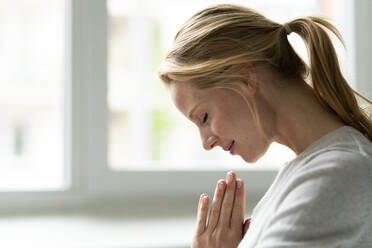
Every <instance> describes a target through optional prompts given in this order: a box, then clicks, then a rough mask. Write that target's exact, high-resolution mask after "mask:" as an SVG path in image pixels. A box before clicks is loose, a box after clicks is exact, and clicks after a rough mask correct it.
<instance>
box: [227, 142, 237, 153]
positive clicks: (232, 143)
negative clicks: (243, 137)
mask: <svg viewBox="0 0 372 248" xmlns="http://www.w3.org/2000/svg"><path fill="white" fill-rule="evenodd" d="M234 143H235V141H234V140H233V141H232V142H231V144H230V146H229V148H228V150H229V151H230V149H231V147H232V146H233V145H234Z"/></svg>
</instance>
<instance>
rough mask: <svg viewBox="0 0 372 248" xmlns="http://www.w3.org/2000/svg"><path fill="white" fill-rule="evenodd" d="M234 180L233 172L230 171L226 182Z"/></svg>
mask: <svg viewBox="0 0 372 248" xmlns="http://www.w3.org/2000/svg"><path fill="white" fill-rule="evenodd" d="M233 179H234V172H232V171H230V172H229V173H228V174H227V180H228V181H229V182H232V181H233Z"/></svg>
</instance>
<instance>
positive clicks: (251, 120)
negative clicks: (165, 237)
mask: <svg viewBox="0 0 372 248" xmlns="http://www.w3.org/2000/svg"><path fill="white" fill-rule="evenodd" d="M325 29H328V30H330V31H332V32H333V33H334V34H336V35H337V37H338V38H339V39H342V38H341V36H340V35H339V33H338V31H337V30H336V28H335V27H334V26H332V25H331V24H330V23H329V22H327V21H325V20H323V19H321V18H316V17H306V18H298V19H295V20H292V21H291V22H288V23H286V24H285V25H281V24H278V23H275V22H273V21H271V20H269V19H267V18H265V17H264V16H262V15H261V14H259V13H257V12H255V11H253V10H251V9H248V8H245V7H241V6H235V5H216V6H212V7H209V8H207V9H204V10H202V11H200V12H198V13H196V14H195V15H193V16H192V17H191V18H190V19H189V20H188V21H187V22H186V23H185V24H184V25H183V26H182V28H181V30H180V31H179V32H178V33H177V35H176V37H175V39H174V43H173V46H172V48H171V50H170V52H169V53H168V55H167V56H166V58H165V60H164V62H163V64H162V66H161V68H160V70H159V74H160V78H161V79H162V81H163V82H165V84H166V85H167V86H168V87H169V89H170V92H171V96H172V100H173V102H174V104H175V105H176V107H177V108H178V110H179V111H180V112H181V113H182V114H183V115H185V116H186V117H187V118H188V119H190V120H191V121H192V122H194V123H195V124H196V125H197V127H198V128H199V131H200V136H201V139H202V142H203V146H204V148H205V149H207V150H209V149H212V148H213V147H216V146H220V147H221V148H223V149H224V150H226V151H230V153H231V154H233V155H235V154H236V155H239V156H241V157H242V158H243V159H244V160H245V161H246V162H249V163H253V162H255V161H257V160H258V159H259V158H260V157H261V156H262V155H263V154H264V153H265V152H266V150H267V148H268V147H269V145H270V144H271V143H272V142H278V143H280V144H283V145H285V146H287V147H289V148H290V149H292V150H293V151H294V152H295V153H296V154H297V157H296V158H295V159H293V160H292V161H290V162H288V163H286V164H285V166H283V167H282V168H281V169H280V171H279V173H278V175H277V176H276V178H275V180H274V182H273V183H272V185H271V187H270V188H269V190H268V191H267V192H266V194H265V195H264V197H263V198H262V199H261V201H260V202H259V203H258V204H257V206H256V207H255V209H254V211H253V213H252V216H251V221H250V219H248V220H246V221H244V208H245V192H244V184H243V180H240V179H236V175H235V174H234V173H233V172H230V173H229V175H228V178H227V180H220V181H219V183H218V186H220V187H216V191H215V195H214V198H213V202H212V205H211V210H210V214H209V218H208V222H207V216H208V208H209V201H210V200H209V197H208V196H207V195H205V194H203V195H202V196H201V199H200V202H199V207H198V219H197V230H196V233H195V236H194V238H193V244H192V247H193V248H200V247H203V248H209V247H214V248H216V247H224V248H226V247H238V246H239V247H244V248H246V247H265V248H266V247H372V235H371V234H372V213H371V211H372V210H371V208H372V190H371V189H372V174H371V173H372V172H371V170H372V143H371V140H372V122H371V118H370V116H368V115H367V112H365V111H364V110H362V109H361V108H359V106H358V104H357V101H356V99H355V96H354V93H355V94H357V95H358V96H360V95H359V94H358V93H357V92H355V91H353V90H352V89H351V88H350V87H349V86H348V84H347V82H346V80H345V79H344V77H343V76H342V74H341V71H340V68H339V64H338V60H337V55H336V53H335V50H334V47H333V45H332V43H331V40H330V38H329V36H328V35H327V33H326V31H325ZM291 32H295V33H297V34H298V35H299V36H301V37H302V39H303V40H304V42H305V43H306V45H307V48H308V54H309V66H308V65H306V64H305V63H304V61H302V60H301V58H300V57H299V56H298V55H297V54H296V52H295V51H294V50H293V48H292V47H291V45H290V43H289V42H288V39H287V35H288V34H289V33H291ZM360 97H362V96H360ZM362 98H363V97H362ZM363 99H364V100H366V101H368V100H367V99H365V98H363ZM368 102H369V103H371V102H370V101H368ZM248 227H249V229H248ZM247 229H248V231H247V232H246V230H247ZM245 232H246V233H245ZM244 234H245V235H244Z"/></svg>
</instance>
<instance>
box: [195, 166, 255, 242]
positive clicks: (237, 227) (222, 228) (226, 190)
mask: <svg viewBox="0 0 372 248" xmlns="http://www.w3.org/2000/svg"><path fill="white" fill-rule="evenodd" d="M208 209H209V197H208V195H207V194H202V195H201V197H200V200H199V205H198V213H197V224H196V232H195V235H194V238H193V241H192V246H191V247H192V248H236V247H238V245H239V243H240V241H241V240H242V238H243V236H244V235H245V233H246V231H247V230H248V228H249V223H250V218H248V219H247V220H246V221H244V211H245V189H244V182H243V180H242V179H236V175H235V173H234V172H229V173H227V179H226V181H225V180H224V179H221V180H219V181H218V182H217V186H216V190H215V193H214V197H213V202H212V206H211V210H210V213H209V217H208V223H207V216H208Z"/></svg>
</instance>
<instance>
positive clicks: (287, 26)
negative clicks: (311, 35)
mask: <svg viewBox="0 0 372 248" xmlns="http://www.w3.org/2000/svg"><path fill="white" fill-rule="evenodd" d="M283 26H284V29H285V32H286V34H287V35H289V34H290V33H292V30H291V28H290V27H289V25H288V23H285V24H284V25H283Z"/></svg>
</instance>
